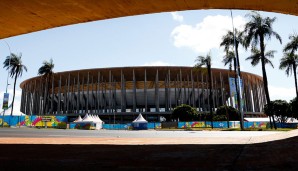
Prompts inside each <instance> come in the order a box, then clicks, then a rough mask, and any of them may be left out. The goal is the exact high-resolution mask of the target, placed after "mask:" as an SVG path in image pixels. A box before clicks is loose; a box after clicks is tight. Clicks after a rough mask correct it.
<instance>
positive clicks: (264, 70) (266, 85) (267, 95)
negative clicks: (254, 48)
mask: <svg viewBox="0 0 298 171" xmlns="http://www.w3.org/2000/svg"><path fill="white" fill-rule="evenodd" d="M260 49H261V55H262V56H261V63H262V73H263V83H264V90H265V96H266V101H267V104H268V103H270V102H271V101H270V96H269V90H268V81H267V74H266V68H265V55H264V52H265V46H264V37H263V36H262V35H260ZM269 117H270V116H269ZM271 117H272V120H273V125H274V128H275V129H276V124H275V120H274V115H271ZM270 126H271V128H272V125H270Z"/></svg>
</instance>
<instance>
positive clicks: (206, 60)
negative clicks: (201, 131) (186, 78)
mask: <svg viewBox="0 0 298 171" xmlns="http://www.w3.org/2000/svg"><path fill="white" fill-rule="evenodd" d="M195 62H196V64H195V66H194V68H195V69H201V68H202V66H206V68H207V72H208V81H209V83H208V85H209V111H210V115H211V127H212V129H213V112H212V111H213V100H212V97H213V93H212V84H211V78H212V75H211V74H212V73H211V55H210V53H208V54H207V55H206V56H198V57H197V59H196V60H195Z"/></svg>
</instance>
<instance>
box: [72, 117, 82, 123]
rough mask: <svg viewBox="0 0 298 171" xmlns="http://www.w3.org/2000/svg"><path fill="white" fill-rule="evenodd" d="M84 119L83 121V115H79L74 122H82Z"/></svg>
mask: <svg viewBox="0 0 298 171" xmlns="http://www.w3.org/2000/svg"><path fill="white" fill-rule="evenodd" d="M82 121H83V119H82V118H81V115H79V117H78V118H77V119H76V120H74V121H73V122H82Z"/></svg>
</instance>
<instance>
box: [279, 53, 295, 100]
mask: <svg viewBox="0 0 298 171" xmlns="http://www.w3.org/2000/svg"><path fill="white" fill-rule="evenodd" d="M297 61H298V55H295V54H294V53H284V56H283V57H282V58H281V60H280V64H279V69H282V70H283V69H285V70H286V71H285V72H286V75H287V76H289V75H290V74H292V72H293V73H294V79H295V89H296V98H298V88H297Z"/></svg>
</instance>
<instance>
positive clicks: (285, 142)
mask: <svg viewBox="0 0 298 171" xmlns="http://www.w3.org/2000/svg"><path fill="white" fill-rule="evenodd" d="M297 135H298V130H293V131H289V132H280V133H275V134H271V135H264V136H251V137H232V138H231V137H230V138H229V137H214V138H211V137H195V138H188V137H187V138H185V137H184V138H121V137H119V138H62V137H59V138H13V137H12V138H0V151H1V155H0V163H1V166H0V170H4V171H5V170H10V171H13V170H30V171H34V170H36V171H37V170H43V171H47V170H49V171H52V170H71V171H82V170H121V171H122V170H129V171H130V170H136V171H139V170H142V171H145V170H160V171H164V170H169V171H172V170H200V171H201V170H203V171H210V170H218V171H221V170H222V171H241V170H260V171H264V170H265V171H266V170H270V171H272V170H273V171H275V170H276V171H280V170H283V171H284V170H286V171H287V170H288V171H292V170H298V165H297V163H298V157H297V156H298V150H297V149H298V136H297ZM107 144H109V145H107Z"/></svg>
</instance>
